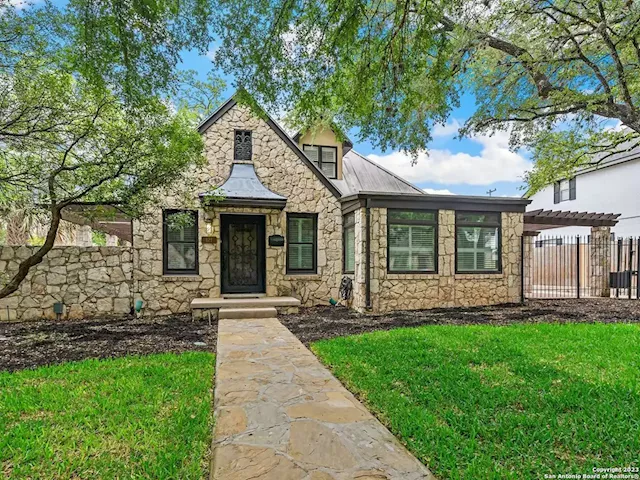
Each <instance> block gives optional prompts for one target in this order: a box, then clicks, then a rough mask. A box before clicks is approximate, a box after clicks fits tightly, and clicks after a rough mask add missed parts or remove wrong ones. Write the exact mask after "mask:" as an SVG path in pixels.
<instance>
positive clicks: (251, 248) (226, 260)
mask: <svg viewBox="0 0 640 480" xmlns="http://www.w3.org/2000/svg"><path fill="white" fill-rule="evenodd" d="M220 221H221V228H222V232H221V233H222V235H221V242H222V256H221V260H222V293H264V292H265V281H264V277H265V222H264V216H260V215H222V216H221V218H220Z"/></svg>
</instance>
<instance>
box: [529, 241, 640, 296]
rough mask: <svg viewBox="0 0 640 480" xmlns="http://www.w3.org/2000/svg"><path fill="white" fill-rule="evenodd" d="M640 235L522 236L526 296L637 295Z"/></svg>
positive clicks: (639, 284) (639, 286) (639, 285)
mask: <svg viewBox="0 0 640 480" xmlns="http://www.w3.org/2000/svg"><path fill="white" fill-rule="evenodd" d="M639 270H640V237H637V238H636V237H633V238H619V239H612V238H599V239H598V238H595V239H594V238H592V237H591V236H549V237H542V236H538V237H525V238H524V239H523V271H522V274H523V293H524V296H525V297H526V298H583V297H617V298H636V299H638V298H640V282H639V281H638V271H639Z"/></svg>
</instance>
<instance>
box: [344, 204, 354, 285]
mask: <svg viewBox="0 0 640 480" xmlns="http://www.w3.org/2000/svg"><path fill="white" fill-rule="evenodd" d="M342 222H343V225H342V259H343V260H342V270H343V272H344V273H354V272H355V270H356V214H355V213H353V212H352V213H348V214H346V215H345V216H344V217H343V219H342Z"/></svg>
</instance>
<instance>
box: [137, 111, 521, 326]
mask: <svg viewBox="0 0 640 480" xmlns="http://www.w3.org/2000/svg"><path fill="white" fill-rule="evenodd" d="M200 132H201V133H202V135H203V136H204V142H205V155H206V158H207V159H208V165H207V166H206V167H205V168H203V169H202V170H200V171H199V173H198V175H197V179H196V181H194V182H191V184H190V188H193V189H192V190H190V191H189V192H187V193H188V194H190V195H191V196H193V197H194V198H200V199H201V200H202V201H203V203H202V204H201V205H200V206H199V207H198V208H193V207H185V206H184V205H183V204H181V203H179V202H178V201H177V200H175V199H169V198H168V199H167V201H166V204H165V205H163V206H162V207H163V208H158V210H157V213H154V214H152V215H151V216H150V217H149V219H145V220H144V221H143V222H141V221H136V222H134V226H133V229H134V230H133V248H134V278H135V280H134V281H135V285H134V290H135V292H136V297H137V298H139V299H142V300H143V301H144V302H145V303H146V305H147V308H148V309H150V310H151V311H155V312H160V313H169V312H177V311H185V310H188V309H189V302H190V301H191V300H192V299H193V298H195V297H202V296H204V297H220V296H222V295H233V294H260V293H264V294H266V295H267V296H285V295H293V296H296V297H298V298H300V299H301V300H302V303H303V305H306V306H311V305H315V304H327V303H328V302H329V300H330V299H331V298H333V299H338V298H339V287H340V283H341V281H342V278H343V277H344V276H348V277H350V278H351V279H352V280H353V298H352V301H351V303H350V305H351V306H352V307H354V308H356V309H358V310H365V309H367V308H369V309H372V310H373V311H387V310H393V309H417V308H429V307H451V306H458V305H483V304H492V303H504V302H515V301H518V300H519V299H520V258H521V256H520V237H521V235H522V228H523V212H524V210H525V207H526V204H527V203H528V201H527V200H524V199H519V198H511V199H507V198H489V197H465V196H437V195H427V194H425V193H424V192H423V191H422V190H420V189H419V188H417V187H415V186H413V185H411V184H410V183H409V182H407V181H405V180H403V179H401V178H399V177H398V176H396V175H394V174H393V173H391V172H389V171H387V170H385V169H383V168H382V167H380V166H378V165H376V164H375V163H373V162H371V161H370V160H368V159H366V158H365V157H363V156H362V155H360V154H358V153H356V152H355V151H354V150H353V149H352V144H351V142H349V141H348V140H345V141H338V140H337V137H336V135H335V134H334V132H333V131H332V130H322V131H319V132H314V133H301V134H298V135H296V136H295V137H294V138H295V140H294V139H293V138H291V137H289V136H288V135H287V134H286V133H285V132H284V131H283V130H282V128H280V127H279V126H278V124H277V123H275V122H274V121H273V120H272V119H270V118H268V117H267V116H265V115H256V114H253V113H252V112H251V111H250V110H249V108H247V107H245V106H241V105H239V104H237V103H236V101H235V100H234V99H233V98H232V99H230V100H229V101H227V102H226V103H225V104H224V105H222V106H221V107H220V108H219V109H218V110H217V111H216V112H215V113H214V114H212V115H211V116H210V117H209V118H208V119H207V120H206V121H204V122H203V123H202V124H201V126H200ZM214 186H220V187H221V191H222V193H224V200H222V201H220V202H217V203H211V204H210V205H205V204H206V199H207V198H208V193H209V192H210V191H211V190H212V189H213V188H214ZM177 212H186V213H187V214H189V215H192V216H193V220H194V221H193V225H192V226H187V227H180V228H177V229H172V228H171V227H170V225H169V224H170V223H171V222H170V218H171V215H173V214H174V213H177ZM367 225H369V228H367ZM367 231H368V232H369V234H368V235H367ZM367 252H369V260H368V261H367ZM136 256H137V259H136ZM136 263H137V265H136Z"/></svg>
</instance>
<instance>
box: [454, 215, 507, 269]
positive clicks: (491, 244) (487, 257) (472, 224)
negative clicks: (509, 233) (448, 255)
mask: <svg viewBox="0 0 640 480" xmlns="http://www.w3.org/2000/svg"><path fill="white" fill-rule="evenodd" d="M500 255H501V253H500V213H467V212H456V272H462V273H465V272H466V273H478V272H480V273H482V272H484V273H498V272H500V269H501V261H500Z"/></svg>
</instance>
